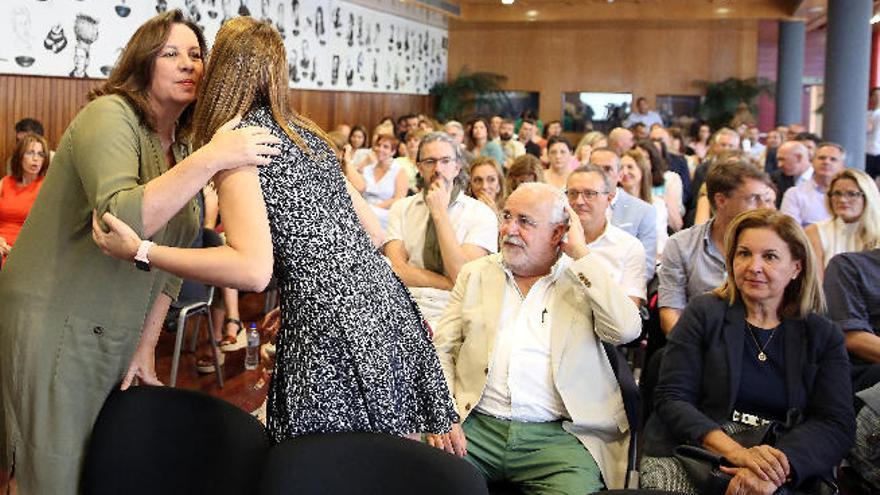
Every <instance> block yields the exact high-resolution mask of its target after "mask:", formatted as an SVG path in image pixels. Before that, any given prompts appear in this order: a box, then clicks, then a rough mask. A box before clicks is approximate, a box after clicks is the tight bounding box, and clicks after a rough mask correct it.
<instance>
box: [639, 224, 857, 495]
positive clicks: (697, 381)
mask: <svg viewBox="0 0 880 495" xmlns="http://www.w3.org/2000/svg"><path fill="white" fill-rule="evenodd" d="M724 261H725V268H726V272H727V274H726V275H725V277H724V284H723V285H722V286H721V287H719V288H717V289H715V290H714V291H713V292H712V293H709V294H704V295H701V296H699V297H697V298H695V299H694V300H693V301H691V302H690V303H689V304H688V305H687V309H686V310H685V313H684V315H682V318H681V320H680V321H679V322H678V324H677V325H676V326H675V330H674V331H673V332H672V334H671V335H670V336H669V341H668V343H667V345H666V348H665V353H664V356H663V364H662V367H661V370H660V378H659V381H658V383H657V385H656V387H655V389H654V405H655V408H656V410H655V413H654V415H653V416H652V417H651V418H649V419H648V423H647V425H646V428H645V451H644V457H643V458H642V461H641V469H640V474H641V487H642V488H648V489H662V490H671V491H675V492H676V493H704V492H703V491H702V490H705V488H706V487H704V486H695V485H694V482H693V480H692V479H690V478H689V476H688V474H687V472H686V470H685V468H684V467H683V465H682V463H681V462H680V461H679V460H678V459H676V458H675V457H673V451H674V449H675V448H676V447H677V446H678V445H682V444H684V445H696V446H701V447H702V448H704V449H706V450H708V451H710V452H712V453H715V454H718V455H721V456H724V458H725V459H726V460H727V461H728V462H729V463H730V464H731V465H732V466H731V467H721V471H723V472H724V473H726V474H729V475H731V476H732V479H731V480H730V484H729V486H728V487H727V492H726V493H728V494H730V493H756V494H765V495H770V494H773V493H779V492H777V490H778V489H780V488H782V487H783V486H784V487H785V488H786V489H788V490H797V489H798V488H799V487H805V486H811V485H812V483H814V482H816V481H817V479H825V480H831V479H832V477H833V470H834V468H835V467H836V466H837V465H838V464H839V463H840V461H841V460H842V459H843V457H844V456H845V455H846V454H847V452H848V451H849V448H850V447H851V446H852V443H853V437H854V433H855V414H854V411H853V403H852V402H853V396H852V387H851V386H850V379H849V363H848V362H847V358H846V351H845V347H844V339H843V335H841V333H840V330H839V329H838V328H837V327H836V326H835V325H834V324H833V323H832V322H831V321H829V320H827V319H826V318H825V317H823V316H821V314H822V313H823V312H824V311H825V301H824V298H823V297H822V289H821V287H820V285H819V281H818V276H817V272H816V266H815V265H816V264H815V261H814V260H813V258H812V256H811V255H810V247H809V243H808V241H807V238H806V236H805V235H804V232H803V230H801V227H800V226H799V225H798V224H797V222H795V221H794V220H793V219H792V218H791V217H789V216H787V215H784V214H782V213H779V212H775V211H772V210H767V209H759V210H755V211H749V212H745V213H743V214H741V215H739V216H738V217H736V218H735V219H734V220H733V222H732V223H731V225H730V230H729V235H728V236H727V240H726V243H725V247H724ZM777 334H779V335H777ZM770 421H777V422H779V423H780V424H782V425H784V426H782V427H781V428H780V429H778V430H777V431H776V433H777V435H776V438H775V440H774V439H767V438H766V437H764V438H762V439H760V440H757V441H756V442H750V443H746V442H745V441H744V440H743V437H744V436H746V435H748V434H749V432H751V431H755V432H760V431H762V430H761V428H762V426H763V425H765V424H767V422H770ZM752 436H754V434H752ZM719 493H720V492H719ZM810 493H825V492H810Z"/></svg>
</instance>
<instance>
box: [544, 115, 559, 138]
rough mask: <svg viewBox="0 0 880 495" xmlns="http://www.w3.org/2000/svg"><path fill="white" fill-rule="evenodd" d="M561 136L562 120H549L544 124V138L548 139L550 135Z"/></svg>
mask: <svg viewBox="0 0 880 495" xmlns="http://www.w3.org/2000/svg"><path fill="white" fill-rule="evenodd" d="M557 136H562V122H560V121H558V120H551V121H550V122H547V124H545V125H544V140H545V141H549V140H550V138H552V137H557Z"/></svg>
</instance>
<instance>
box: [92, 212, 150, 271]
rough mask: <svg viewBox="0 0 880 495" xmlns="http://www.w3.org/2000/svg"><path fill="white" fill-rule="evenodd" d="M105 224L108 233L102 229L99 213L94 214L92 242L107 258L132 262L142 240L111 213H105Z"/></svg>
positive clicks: (103, 218) (102, 218)
mask: <svg viewBox="0 0 880 495" xmlns="http://www.w3.org/2000/svg"><path fill="white" fill-rule="evenodd" d="M101 220H103V221H104V224H106V225H107V228H108V229H110V230H108V231H106V232H105V231H104V229H103V228H101V223H100V222H98V212H97V211H93V212H92V240H94V241H95V244H96V245H97V246H98V247H99V248H100V249H101V251H102V252H103V253H104V254H106V255H107V256H111V257H113V258H117V259H120V260H127V261H131V260H133V259H134V255H135V254H137V250H138V246H140V243H141V238H140V237H139V236H138V235H137V233H136V232H135V231H134V230H132V228H131V227H129V226H128V224H126V223H125V222H123V221H122V220H120V219H118V218H116V217H115V216H113V215H112V214H110V213H104V216H102V217H101Z"/></svg>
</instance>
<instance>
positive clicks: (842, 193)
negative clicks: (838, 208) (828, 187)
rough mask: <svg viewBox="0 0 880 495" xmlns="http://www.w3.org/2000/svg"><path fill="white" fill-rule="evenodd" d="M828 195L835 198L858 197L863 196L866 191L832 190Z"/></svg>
mask: <svg viewBox="0 0 880 495" xmlns="http://www.w3.org/2000/svg"><path fill="white" fill-rule="evenodd" d="M828 196H831V197H832V198H834V199H843V198H846V199H857V198H863V197H864V196H865V193H863V192H862V191H831V192H829V193H828Z"/></svg>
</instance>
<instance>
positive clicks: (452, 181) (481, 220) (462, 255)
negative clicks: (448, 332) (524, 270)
mask: <svg viewBox="0 0 880 495" xmlns="http://www.w3.org/2000/svg"><path fill="white" fill-rule="evenodd" d="M460 150H461V149H460V148H459V147H458V146H457V145H456V142H455V140H454V139H453V138H451V137H450V136H449V135H448V134H446V133H443V132H432V133H430V134H428V135H427V136H425V137H424V138H423V139H422V142H421V144H420V145H419V150H418V160H417V162H416V166H417V168H418V171H419V178H418V180H419V181H420V183H419V187H420V191H421V192H420V193H418V194H416V195H414V196H410V197H407V198H404V199H401V200H399V201H397V202H395V203H394V204H393V205H392V206H391V209H390V211H389V212H388V231H387V236H386V243H385V246H384V252H385V256H387V257H388V259H389V260H391V266H392V268H393V269H394V271H395V273H397V276H399V277H400V279H401V280H402V281H403V283H404V284H406V286H407V287H409V289H410V292H411V293H412V295H413V298H414V299H415V301H416V303H418V305H419V308H420V309H421V310H422V314H423V315H424V317H425V319H426V320H427V321H428V324H430V325H431V326H432V327H434V326H435V324H436V322H437V320H438V319H439V318H440V315H441V314H442V313H443V310H444V309H445V308H446V304H447V302H448V301H449V290H450V289H452V285H453V284H454V283H455V278H456V277H457V276H458V272H459V271H460V270H461V267H462V265H464V264H465V263H467V262H468V261H471V260H474V259H477V258H479V257H481V256H485V255H487V254H489V253H494V252H495V251H497V249H498V219H497V218H496V216H495V213H493V212H492V210H491V209H490V208H489V207H488V206H486V205H485V204H483V203H482V202H481V201H478V200H476V199H474V198H471V197H469V196H467V195H465V194H464V191H465V187H464V186H465V184H464V178H463V177H462V176H461V152H460Z"/></svg>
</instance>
